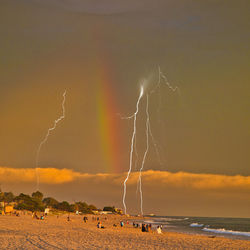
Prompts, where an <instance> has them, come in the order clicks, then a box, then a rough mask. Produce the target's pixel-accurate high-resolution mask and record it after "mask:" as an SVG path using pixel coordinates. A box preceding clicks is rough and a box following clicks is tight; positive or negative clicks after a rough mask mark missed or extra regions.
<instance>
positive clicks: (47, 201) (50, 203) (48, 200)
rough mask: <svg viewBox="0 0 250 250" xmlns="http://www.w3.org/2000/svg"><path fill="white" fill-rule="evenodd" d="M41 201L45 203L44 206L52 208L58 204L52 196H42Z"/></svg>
mask: <svg viewBox="0 0 250 250" xmlns="http://www.w3.org/2000/svg"><path fill="white" fill-rule="evenodd" d="M43 203H44V204H45V206H47V207H52V208H56V207H57V205H58V204H59V202H58V201H57V200H56V199H54V198H52V197H47V198H44V199H43Z"/></svg>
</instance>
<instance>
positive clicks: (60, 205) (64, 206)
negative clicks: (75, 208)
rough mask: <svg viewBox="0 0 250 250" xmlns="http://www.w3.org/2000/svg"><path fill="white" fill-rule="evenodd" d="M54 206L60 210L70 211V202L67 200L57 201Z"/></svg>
mask: <svg viewBox="0 0 250 250" xmlns="http://www.w3.org/2000/svg"><path fill="white" fill-rule="evenodd" d="M56 208H57V209H59V210H62V211H67V212H71V207H70V204H69V203H68V202H67V201H63V202H59V203H58V204H57V207H56Z"/></svg>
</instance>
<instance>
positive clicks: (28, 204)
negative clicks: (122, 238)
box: [0, 190, 97, 214]
mask: <svg viewBox="0 0 250 250" xmlns="http://www.w3.org/2000/svg"><path fill="white" fill-rule="evenodd" d="M0 202H5V203H7V204H13V205H14V208H15V209H17V210H28V211H32V212H34V211H44V209H45V208H46V207H48V208H50V209H52V210H54V211H65V212H76V211H78V212H81V213H85V214H87V213H88V214H91V213H93V210H97V208H96V207H95V206H94V205H88V204H87V203H86V202H81V201H79V202H75V203H73V204H70V203H68V202H67V201H62V202H59V201H57V200H56V199H54V198H52V197H46V198H44V199H43V194H42V193H41V192H39V191H36V192H34V193H32V195H31V196H29V195H27V194H23V193H20V194H19V195H18V196H15V195H14V194H13V193H11V192H1V190H0Z"/></svg>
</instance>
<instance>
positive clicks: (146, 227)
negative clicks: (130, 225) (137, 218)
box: [141, 223, 152, 232]
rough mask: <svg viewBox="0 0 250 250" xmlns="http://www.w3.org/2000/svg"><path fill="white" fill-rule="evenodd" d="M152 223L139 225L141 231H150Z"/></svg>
mask: <svg viewBox="0 0 250 250" xmlns="http://www.w3.org/2000/svg"><path fill="white" fill-rule="evenodd" d="M151 229H152V225H151V224H144V223H142V225H141V231H142V232H151Z"/></svg>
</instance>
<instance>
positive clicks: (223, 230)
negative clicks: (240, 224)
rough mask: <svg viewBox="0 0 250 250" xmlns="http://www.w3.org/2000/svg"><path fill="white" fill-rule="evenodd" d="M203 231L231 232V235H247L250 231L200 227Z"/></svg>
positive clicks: (249, 234)
mask: <svg viewBox="0 0 250 250" xmlns="http://www.w3.org/2000/svg"><path fill="white" fill-rule="evenodd" d="M202 230H203V231H205V232H212V233H219V234H233V235H242V236H249V237H250V232H240V231H233V230H226V229H224V228H220V229H213V228H207V227H205V228H203V229H202Z"/></svg>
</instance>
